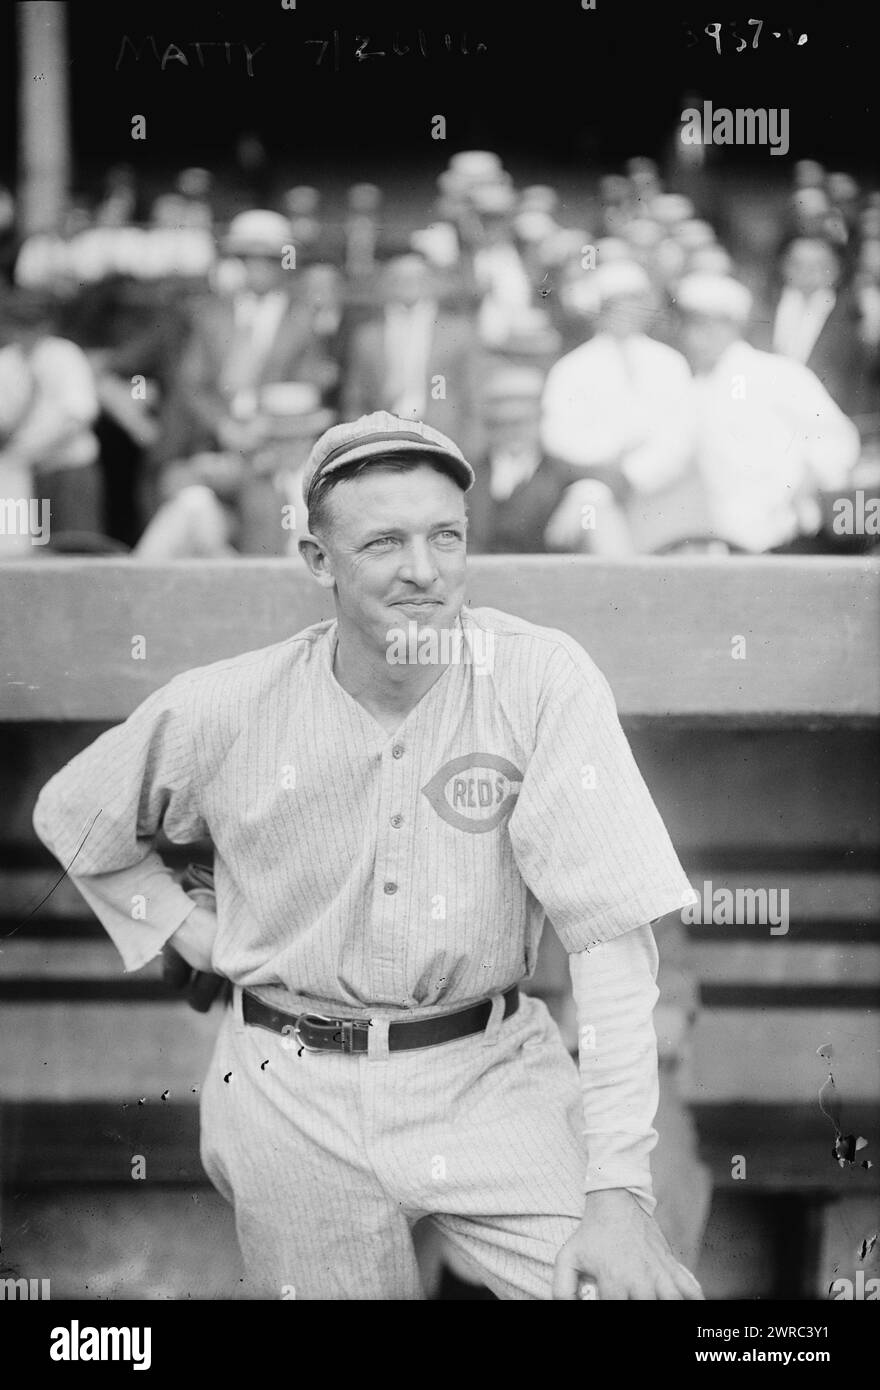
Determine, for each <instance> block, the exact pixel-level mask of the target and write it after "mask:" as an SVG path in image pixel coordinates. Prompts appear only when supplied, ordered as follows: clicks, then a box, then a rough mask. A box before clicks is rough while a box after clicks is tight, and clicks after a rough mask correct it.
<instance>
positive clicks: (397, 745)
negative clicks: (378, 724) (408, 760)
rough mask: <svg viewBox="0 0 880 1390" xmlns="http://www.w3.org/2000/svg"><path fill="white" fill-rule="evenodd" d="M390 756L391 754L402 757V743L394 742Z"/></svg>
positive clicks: (393, 756)
mask: <svg viewBox="0 0 880 1390" xmlns="http://www.w3.org/2000/svg"><path fill="white" fill-rule="evenodd" d="M391 756H392V758H402V757H403V744H402V743H395V745H394V747H393V748H392V749H391Z"/></svg>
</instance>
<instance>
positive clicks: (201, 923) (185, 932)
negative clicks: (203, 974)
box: [168, 907, 217, 971]
mask: <svg viewBox="0 0 880 1390" xmlns="http://www.w3.org/2000/svg"><path fill="white" fill-rule="evenodd" d="M216 935H217V915H216V913H214V912H211V911H210V910H209V909H208V908H206V907H194V908H193V910H192V912H191V913H190V914H189V916H188V917H187V919H186V921H185V922H184V923H183V925H182V926H180V927H178V928H177V931H176V932H175V933H174V935H173V936H172V937H170V938H169V941H168V945H169V946H172V947H173V948H174V950H175V951H176V952H177V954H178V955H179V956H183V959H184V960H185V961H186V962H187V964H188V965H191V966H192V968H193V970H206V971H210V970H212V969H213V966H212V964H211V957H212V954H213V950H214V938H215V936H216Z"/></svg>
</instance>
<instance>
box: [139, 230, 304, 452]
mask: <svg viewBox="0 0 880 1390" xmlns="http://www.w3.org/2000/svg"><path fill="white" fill-rule="evenodd" d="M224 250H225V253H226V255H227V256H229V257H234V258H235V260H236V261H237V262H238V263H239V266H240V271H241V276H240V281H239V284H238V287H237V289H236V290H235V292H234V293H231V294H227V295H224V294H215V295H213V296H209V297H206V298H204V299H202V300H200V301H198V302H197V303H196V304H195V305H194V306H193V308H192V310H191V320H190V328H189V333H188V337H187V342H186V347H185V349H184V351H183V354H182V358H181V362H180V366H179V369H178V373H177V380H176V382H175V387H174V389H173V391H172V392H171V394H170V397H169V399H168V401H167V403H166V406H165V411H164V415H163V420H162V437H161V440H160V443H159V446H158V447H157V451H156V456H157V459H158V460H159V461H162V462H167V461H169V460H171V459H177V458H181V457H187V456H188V455H190V454H195V453H199V452H203V451H205V450H208V451H213V450H217V449H221V450H231V451H232V452H242V451H244V452H248V451H251V450H253V449H254V448H256V447H257V446H258V445H259V444H260V442H261V440H262V437H263V432H264V431H263V422H262V420H261V419H260V416H259V412H258V410H257V409H256V402H257V397H258V394H259V390H260V388H261V387H263V386H265V385H268V384H269V383H272V382H284V381H312V382H314V384H316V385H319V386H320V385H322V384H323V373H324V363H325V350H324V348H323V347H322V345H321V342H320V335H319V334H318V333H316V330H315V323H314V314H313V312H312V309H311V307H310V306H309V304H308V303H306V302H305V297H304V293H303V288H302V285H301V278H302V277H301V276H300V274H299V273H297V274H294V273H293V267H294V266H295V260H294V259H293V254H294V253H295V247H294V246H293V243H292V241H291V230H290V223H289V222H288V220H287V219H286V218H285V217H282V216H281V214H280V213H277V212H270V211H265V210H262V209H255V210H253V211H249V212H243V213H240V214H239V215H238V216H237V217H235V218H233V220H232V222H231V224H230V226H229V231H228V233H227V236H226V239H225V243H224ZM285 261H286V262H287V263H288V264H289V266H290V268H289V269H288V268H285Z"/></svg>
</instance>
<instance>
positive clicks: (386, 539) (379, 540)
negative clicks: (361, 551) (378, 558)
mask: <svg viewBox="0 0 880 1390" xmlns="http://www.w3.org/2000/svg"><path fill="white" fill-rule="evenodd" d="M393 540H394V537H393V536H377V537H376V539H375V540H374V541H369V542H368V544H367V549H368V550H371V549H372V548H373V546H377V545H389V544H390V543H391V542H392V541H393Z"/></svg>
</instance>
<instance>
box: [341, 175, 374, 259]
mask: <svg viewBox="0 0 880 1390" xmlns="http://www.w3.org/2000/svg"><path fill="white" fill-rule="evenodd" d="M381 215H382V190H381V188H378V187H377V186H376V184H374V183H355V184H352V186H351V188H350V189H349V190H348V212H347V215H346V219H345V273H346V274H347V275H348V276H350V277H351V279H353V280H358V279H363V278H364V277H365V276H369V275H371V274H372V273H373V270H374V269H375V266H376V255H377V252H378V249H379V232H380V225H381Z"/></svg>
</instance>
